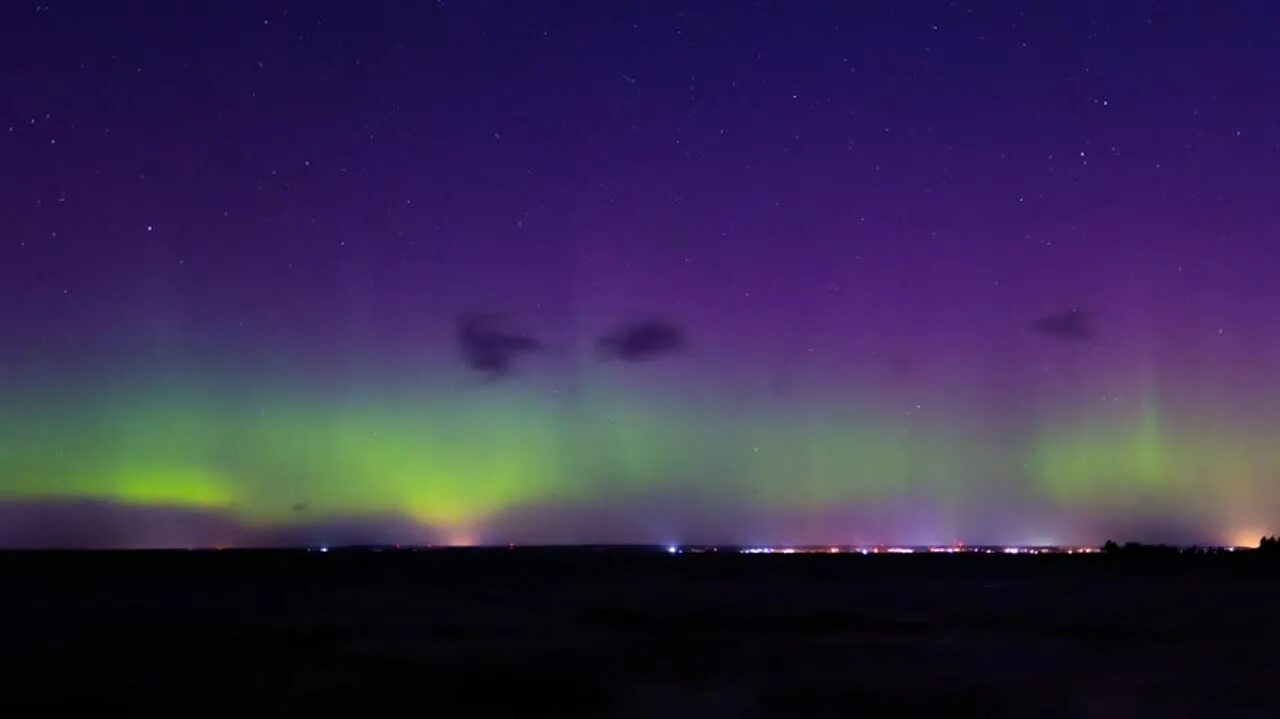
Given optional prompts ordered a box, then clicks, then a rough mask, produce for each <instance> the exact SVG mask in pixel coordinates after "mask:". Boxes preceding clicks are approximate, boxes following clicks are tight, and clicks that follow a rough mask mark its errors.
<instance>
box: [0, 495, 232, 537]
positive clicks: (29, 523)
mask: <svg viewBox="0 0 1280 719" xmlns="http://www.w3.org/2000/svg"><path fill="white" fill-rule="evenodd" d="M249 532H250V530H248V529H247V528H245V527H244V526H242V525H241V524H240V523H238V522H237V521H236V520H234V519H232V518H230V517H227V516H225V515H223V514H222V513H220V512H216V511H212V510H203V509H193V508H187V507H163V506H137V505H128V504H118V503H115V502H109V501H99V500H61V501H59V500H29V501H28V500H14V501H3V502H0V547H3V548H27V549H63V548H67V549H84V548H92V549H160V548H167V547H217V546H237V545H240V544H243V543H244V542H245V539H246V538H247V537H248V536H249Z"/></svg>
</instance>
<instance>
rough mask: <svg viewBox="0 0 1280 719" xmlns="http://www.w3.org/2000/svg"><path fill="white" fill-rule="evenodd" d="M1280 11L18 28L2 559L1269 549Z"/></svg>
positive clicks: (351, 9) (2, 192)
mask: <svg viewBox="0 0 1280 719" xmlns="http://www.w3.org/2000/svg"><path fill="white" fill-rule="evenodd" d="M1277 67H1280V7H1277V6H1276V5H1275V4H1274V3H1270V2H1265V1H1261V0H1259V1H1257V2H1236V1H1225V2H1185V3H1183V2H1177V3H1165V2H1161V3H1156V2H1136V1H1135V2H1124V3H1116V2H1110V1H1095V0H1079V1H1073V2H1026V3H1022V2H977V1H974V2H959V1H956V2H933V1H926V0H921V1H919V2H910V3H901V2H887V1H886V2H864V3H847V2H817V1H815V2H806V3H788V2H712V1H710V0H707V1H701V2H693V3H686V2H663V1H659V2H644V3H641V2H597V1H587V0H583V1H582V2H545V1H541V0H537V1H531V2H521V3H514V2H496V1H495V2H479V1H477V2H465V1H462V0H448V1H447V2H445V1H438V2H366V3H354V2H333V1H332V0H316V1H314V2H305V3H296V2H295V3H285V2H266V3H213V2H208V3H169V2H158V1H157V2H150V1H148V2H140V1H136V0H132V1H130V0H121V1H120V2H112V3H97V2H87V1H83V2H60V1H58V0H43V1H40V2H34V3H33V2H13V3H6V4H4V6H3V7H2V8H0V163H2V166H3V168H4V171H3V172H0V218H3V222H0V399H2V400H3V401H2V402H0V545H5V546H33V545H34V546H129V547H135V546H208V545H217V546H237V545H252V544H297V543H339V542H393V541H394V542H423V543H427V542H431V543H448V544H477V543H507V542H518V543H534V542H549V543H558V542H610V543H614V542H618V543H623V542H625V543H671V542H677V543H691V542H733V543H740V544H757V543H766V542H769V543H774V542H793V543H809V542H813V543H818V542H820V543H836V542H840V543H859V542H864V543H865V542H894V543H926V542H950V541H957V540H959V541H966V542H971V543H977V542H1036V543H1100V542H1101V541H1103V540H1104V539H1107V538H1109V537H1115V538H1118V539H1141V540H1147V541H1173V542H1215V543H1240V544H1252V543H1254V542H1256V540H1257V537H1258V536H1260V535H1261V534H1263V533H1264V532H1267V531H1275V529H1276V528H1277V527H1276V525H1277V522H1280V445H1277V443H1276V442H1275V441H1274V437H1275V435H1276V433H1277V432H1280V375H1278V374H1277V370H1278V369H1280V325H1278V324H1277V319H1276V308H1277V307H1280V283H1278V282H1277V278H1280V253H1277V252H1276V248H1277V247H1278V246H1280V232H1278V230H1280V207H1277V201H1276V198H1277V195H1276V192H1275V188H1276V187H1277V186H1280V74H1277V73H1276V72H1275V69H1276V68H1277Z"/></svg>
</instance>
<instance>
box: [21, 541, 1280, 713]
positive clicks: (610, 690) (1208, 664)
mask: <svg viewBox="0 0 1280 719" xmlns="http://www.w3.org/2000/svg"><path fill="white" fill-rule="evenodd" d="M0 578H2V579H0V581H3V593H2V595H0V603H2V606H0V638H2V640H3V653H4V655H5V656H6V657H7V658H8V660H9V661H8V662H6V663H7V664H8V665H9V666H8V668H6V669H4V670H3V674H0V677H2V678H0V685H2V687H0V688H2V689H3V693H2V694H0V707H9V708H22V707H28V708H30V707H32V706H33V705H38V706H39V707H43V708H46V709H47V708H51V707H54V706H75V707H84V706H92V707H93V708H94V709H95V710H96V711H103V710H112V709H118V708H125V709H130V708H153V709H154V708H162V709H167V710H173V711H184V712H185V711H191V710H200V711H203V710H207V709H211V708H224V709H225V708H231V709H233V710H237V711H246V712H252V713H253V714H255V715H256V714H257V713H258V712H262V711H272V712H276V713H279V712H281V711H284V712H289V713H290V714H292V713H294V712H299V711H304V710H305V711H312V710H315V709H317V708H329V709H334V710H350V709H374V708H379V707H385V706H389V705H394V706H398V707H402V708H404V709H407V710H412V711H413V712H414V715H415V716H473V715H483V716H524V715H535V714H536V715H539V716H553V717H563V716H584V715H585V716H630V717H654V716H658V717H672V716H698V717H719V716H746V717H750V716H868V715H872V716H876V715H904V716H905V715H927V716H946V717H954V716H983V717H989V716H1026V717H1031V716H1035V717H1056V716H1071V717H1076V716H1079V717H1088V716H1099V717H1106V716H1115V717H1131V716H1161V717H1165V716H1206V717H1209V716H1212V717H1237V716H1256V717H1274V716H1280V619H1278V618H1277V613H1278V612H1280V602H1278V601H1277V600H1278V599H1280V568H1278V567H1276V566H1275V563H1274V562H1267V561H1265V557H1259V556H1250V555H1244V554H1237V555H1220V556H1198V557H1175V558H1164V559H1157V560H1142V561H1137V560H1132V559H1126V558H1122V557H1114V556H1099V555H1094V556H1048V557H1046V556H1041V557H1028V556H919V555H913V556H870V557H863V556H846V555H839V556H801V555H795V556H740V555H726V554H723V553H720V554H707V555H690V554H686V555H679V556H667V555H666V554H664V553H659V552H639V551H592V550H573V551H549V550H545V551H544V550H515V551H501V550H488V551H479V550H474V551H467V550H459V551H448V552H442V551H435V552H407V551H406V552H381V553H379V552H344V551H332V552H329V553H327V554H321V553H318V552H311V553H307V552H229V551H224V552H149V553H0ZM32 715H33V714H30V713H29V709H28V711H24V712H21V713H18V714H13V716H32ZM370 715H372V714H370Z"/></svg>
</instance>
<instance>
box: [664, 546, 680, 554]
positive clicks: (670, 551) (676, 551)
mask: <svg viewBox="0 0 1280 719" xmlns="http://www.w3.org/2000/svg"><path fill="white" fill-rule="evenodd" d="M679 553H680V548H679V547H677V546H675V545H674V544H673V545H671V546H670V547H667V554H679Z"/></svg>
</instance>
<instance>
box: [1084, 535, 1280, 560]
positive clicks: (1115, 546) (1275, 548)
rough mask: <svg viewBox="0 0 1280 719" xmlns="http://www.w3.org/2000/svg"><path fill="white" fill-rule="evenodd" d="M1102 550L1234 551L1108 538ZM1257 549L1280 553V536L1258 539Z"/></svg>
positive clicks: (1166, 553)
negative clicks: (1117, 540)
mask: <svg viewBox="0 0 1280 719" xmlns="http://www.w3.org/2000/svg"><path fill="white" fill-rule="evenodd" d="M1102 551H1103V552H1105V553H1107V554H1117V555H1123V556H1142V557H1153V556H1173V555H1179V554H1216V553H1218V552H1226V551H1232V550H1231V549H1227V548H1224V547H1198V546H1193V547H1179V546H1173V545H1169V544H1144V543H1142V542H1125V543H1124V544H1119V543H1118V542H1116V541H1114V540H1110V539H1108V540H1107V542H1106V544H1103V545H1102ZM1257 551H1259V552H1262V553H1266V554H1276V555H1280V536H1271V537H1263V538H1262V539H1261V540H1259V541H1258V549H1257Z"/></svg>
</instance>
